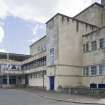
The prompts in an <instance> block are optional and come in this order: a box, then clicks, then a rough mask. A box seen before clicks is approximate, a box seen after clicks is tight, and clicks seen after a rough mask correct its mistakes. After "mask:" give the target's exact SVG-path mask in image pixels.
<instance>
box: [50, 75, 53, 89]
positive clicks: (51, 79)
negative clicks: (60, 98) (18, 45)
mask: <svg viewBox="0 0 105 105" xmlns="http://www.w3.org/2000/svg"><path fill="white" fill-rule="evenodd" d="M49 81H50V90H54V76H50V77H49Z"/></svg>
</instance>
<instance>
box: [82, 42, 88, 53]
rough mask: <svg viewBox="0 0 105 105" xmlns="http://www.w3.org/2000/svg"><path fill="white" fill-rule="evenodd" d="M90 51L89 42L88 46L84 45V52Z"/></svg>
mask: <svg viewBox="0 0 105 105" xmlns="http://www.w3.org/2000/svg"><path fill="white" fill-rule="evenodd" d="M88 51H89V43H88V42H87V43H86V44H84V45H83V52H88Z"/></svg>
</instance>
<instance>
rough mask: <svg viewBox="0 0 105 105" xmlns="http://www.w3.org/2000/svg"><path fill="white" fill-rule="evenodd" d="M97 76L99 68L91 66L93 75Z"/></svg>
mask: <svg viewBox="0 0 105 105" xmlns="http://www.w3.org/2000/svg"><path fill="white" fill-rule="evenodd" d="M96 74H97V66H91V75H96Z"/></svg>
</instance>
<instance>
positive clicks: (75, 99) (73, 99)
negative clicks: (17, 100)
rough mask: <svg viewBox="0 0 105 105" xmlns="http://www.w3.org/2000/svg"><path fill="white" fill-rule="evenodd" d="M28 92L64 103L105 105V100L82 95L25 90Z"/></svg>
mask: <svg viewBox="0 0 105 105" xmlns="http://www.w3.org/2000/svg"><path fill="white" fill-rule="evenodd" d="M24 90H26V91H29V92H32V93H35V94H37V95H38V96H40V97H43V98H47V99H51V100H56V101H63V102H70V103H78V104H79V103H80V104H95V105H105V99H96V98H92V97H85V96H80V95H70V94H65V93H56V92H50V91H44V90H43V91H42V90H36V89H29V88H28V89H24Z"/></svg>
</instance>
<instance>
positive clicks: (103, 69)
mask: <svg viewBox="0 0 105 105" xmlns="http://www.w3.org/2000/svg"><path fill="white" fill-rule="evenodd" d="M99 75H105V65H99Z"/></svg>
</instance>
